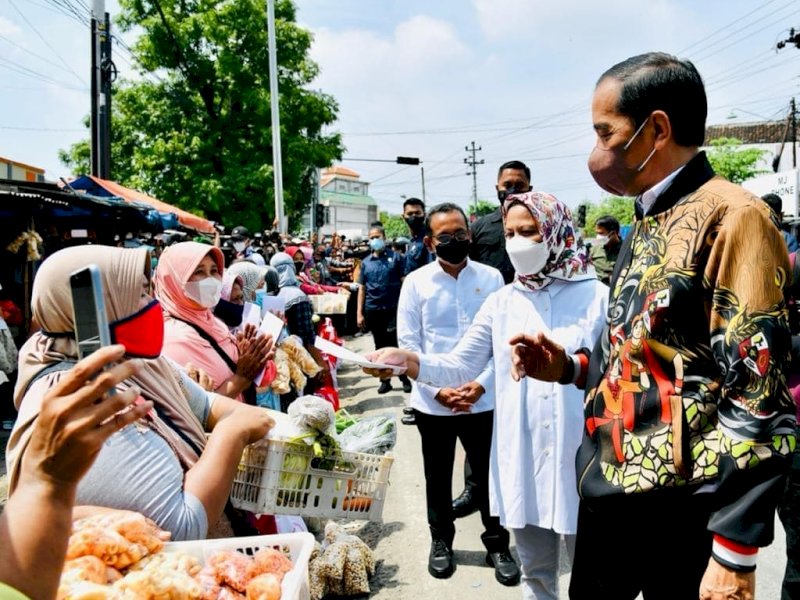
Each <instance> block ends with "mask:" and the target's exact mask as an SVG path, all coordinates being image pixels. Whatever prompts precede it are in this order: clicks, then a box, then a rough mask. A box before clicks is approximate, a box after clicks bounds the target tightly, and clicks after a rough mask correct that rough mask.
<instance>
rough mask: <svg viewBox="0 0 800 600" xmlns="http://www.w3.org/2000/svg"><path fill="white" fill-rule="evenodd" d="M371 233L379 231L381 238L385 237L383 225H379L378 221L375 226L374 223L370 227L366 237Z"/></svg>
mask: <svg viewBox="0 0 800 600" xmlns="http://www.w3.org/2000/svg"><path fill="white" fill-rule="evenodd" d="M373 231H379V232H380V233H381V235H382V236H383V237H386V230H385V229H384V228H383V225H381V224H380V221H377V225H376V224H375V223H373V224H372V225H370V228H369V231H368V232H367V235H369V234H370V233H372V232H373Z"/></svg>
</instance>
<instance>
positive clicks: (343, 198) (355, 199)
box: [319, 190, 378, 206]
mask: <svg viewBox="0 0 800 600" xmlns="http://www.w3.org/2000/svg"><path fill="white" fill-rule="evenodd" d="M319 199H320V201H322V202H323V203H325V204H326V205H330V204H331V203H333V204H359V205H361V206H378V203H377V202H376V201H375V199H374V198H373V197H372V196H365V195H363V194H350V193H347V192H331V191H328V190H320V195H319Z"/></svg>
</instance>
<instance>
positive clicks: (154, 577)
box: [114, 568, 204, 600]
mask: <svg viewBox="0 0 800 600" xmlns="http://www.w3.org/2000/svg"><path fill="white" fill-rule="evenodd" d="M114 589H115V590H117V591H119V592H123V593H129V594H131V595H132V596H133V597H138V598H154V599H155V598H157V599H158V600H203V598H204V592H203V588H202V587H201V586H200V584H199V583H197V581H195V580H194V579H193V578H192V577H191V576H189V575H188V574H186V573H183V572H181V571H170V570H168V569H156V568H151V569H145V570H143V571H131V572H129V573H128V574H127V575H125V577H123V578H122V579H121V580H119V581H118V582H117V583H115V584H114Z"/></svg>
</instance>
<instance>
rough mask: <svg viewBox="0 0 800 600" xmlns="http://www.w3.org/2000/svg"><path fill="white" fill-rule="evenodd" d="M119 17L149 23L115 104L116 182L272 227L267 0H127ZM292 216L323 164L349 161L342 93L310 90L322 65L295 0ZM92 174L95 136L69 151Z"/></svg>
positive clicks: (282, 65)
mask: <svg viewBox="0 0 800 600" xmlns="http://www.w3.org/2000/svg"><path fill="white" fill-rule="evenodd" d="M120 6H121V9H122V13H121V15H120V18H119V24H120V26H121V28H122V29H123V30H125V31H129V30H131V29H133V28H134V27H136V28H141V30H142V35H141V37H140V38H139V39H138V41H137V42H136V43H135V44H134V45H133V54H134V59H135V63H136V66H137V67H138V69H139V70H140V71H141V72H142V73H143V74H148V73H149V74H151V76H150V78H149V79H143V80H138V81H124V82H122V83H121V84H120V85H119V86H117V87H116V89H115V93H114V99H113V103H112V110H113V122H112V129H113V142H112V176H113V178H114V179H115V180H116V181H119V182H120V183H122V184H124V185H128V186H130V187H133V188H136V189H141V190H143V191H145V192H147V193H149V194H152V195H153V196H155V197H157V198H160V199H163V200H164V201H166V202H170V203H173V204H176V205H177V206H180V207H182V208H185V209H188V210H191V211H194V212H198V213H201V214H203V215H205V216H206V217H208V218H211V219H214V220H219V221H222V222H224V223H225V224H226V225H228V226H235V225H240V224H244V225H247V226H248V227H250V228H252V229H260V228H263V227H269V226H270V225H271V223H272V220H273V218H274V206H275V204H274V199H273V172H272V166H271V165H272V163H273V157H272V129H271V114H270V112H271V111H270V95H269V78H268V77H269V68H268V58H269V57H268V51H267V29H266V16H265V6H264V2H263V1H262V0H236V1H235V2H230V1H225V0H120ZM275 15H276V26H275V34H276V41H277V48H278V51H277V60H278V66H279V68H278V71H279V73H278V79H279V84H278V85H279V91H280V110H281V144H282V148H283V152H282V156H283V182H284V205H285V213H286V214H287V215H288V216H289V217H290V219H296V218H297V217H299V215H300V214H301V213H302V211H303V209H304V208H306V207H307V206H308V205H309V203H310V200H311V198H312V185H313V174H312V171H313V169H314V168H315V167H325V166H329V165H330V164H331V163H332V162H333V160H335V159H338V158H340V157H341V155H342V152H343V146H342V142H341V137H340V135H339V134H326V133H323V129H324V128H325V127H326V126H328V125H330V124H332V123H333V122H334V121H335V120H336V113H337V110H338V106H337V104H336V102H335V100H334V99H333V98H332V97H331V96H329V95H327V94H324V93H322V92H319V91H312V90H310V89H309V88H308V86H309V84H310V83H311V82H312V81H313V80H314V78H315V77H316V75H317V73H318V67H317V65H316V64H315V63H314V62H313V61H311V60H310V59H309V58H308V51H309V48H310V46H311V41H312V37H311V33H310V32H308V31H307V30H305V29H303V28H301V27H299V26H298V25H297V24H296V23H295V7H294V5H293V4H292V2H291V0H278V2H277V3H276V8H275ZM60 157H61V159H62V161H63V162H64V163H65V164H66V165H67V166H68V167H70V168H71V169H72V170H73V172H76V173H78V172H88V170H89V161H88V158H89V146H88V141H84V142H81V143H78V144H75V145H73V146H72V147H71V148H70V149H69V150H66V151H63V150H62V151H61V153H60Z"/></svg>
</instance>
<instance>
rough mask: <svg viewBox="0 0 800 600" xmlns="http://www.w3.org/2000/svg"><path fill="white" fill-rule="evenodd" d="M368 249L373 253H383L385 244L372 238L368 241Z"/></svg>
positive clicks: (379, 239)
mask: <svg viewBox="0 0 800 600" xmlns="http://www.w3.org/2000/svg"><path fill="white" fill-rule="evenodd" d="M369 247H370V248H371V249H372V251H373V252H383V251H384V249H385V248H386V242H384V241H383V240H382V239H381V238H373V239H371V240H370V241H369Z"/></svg>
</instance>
